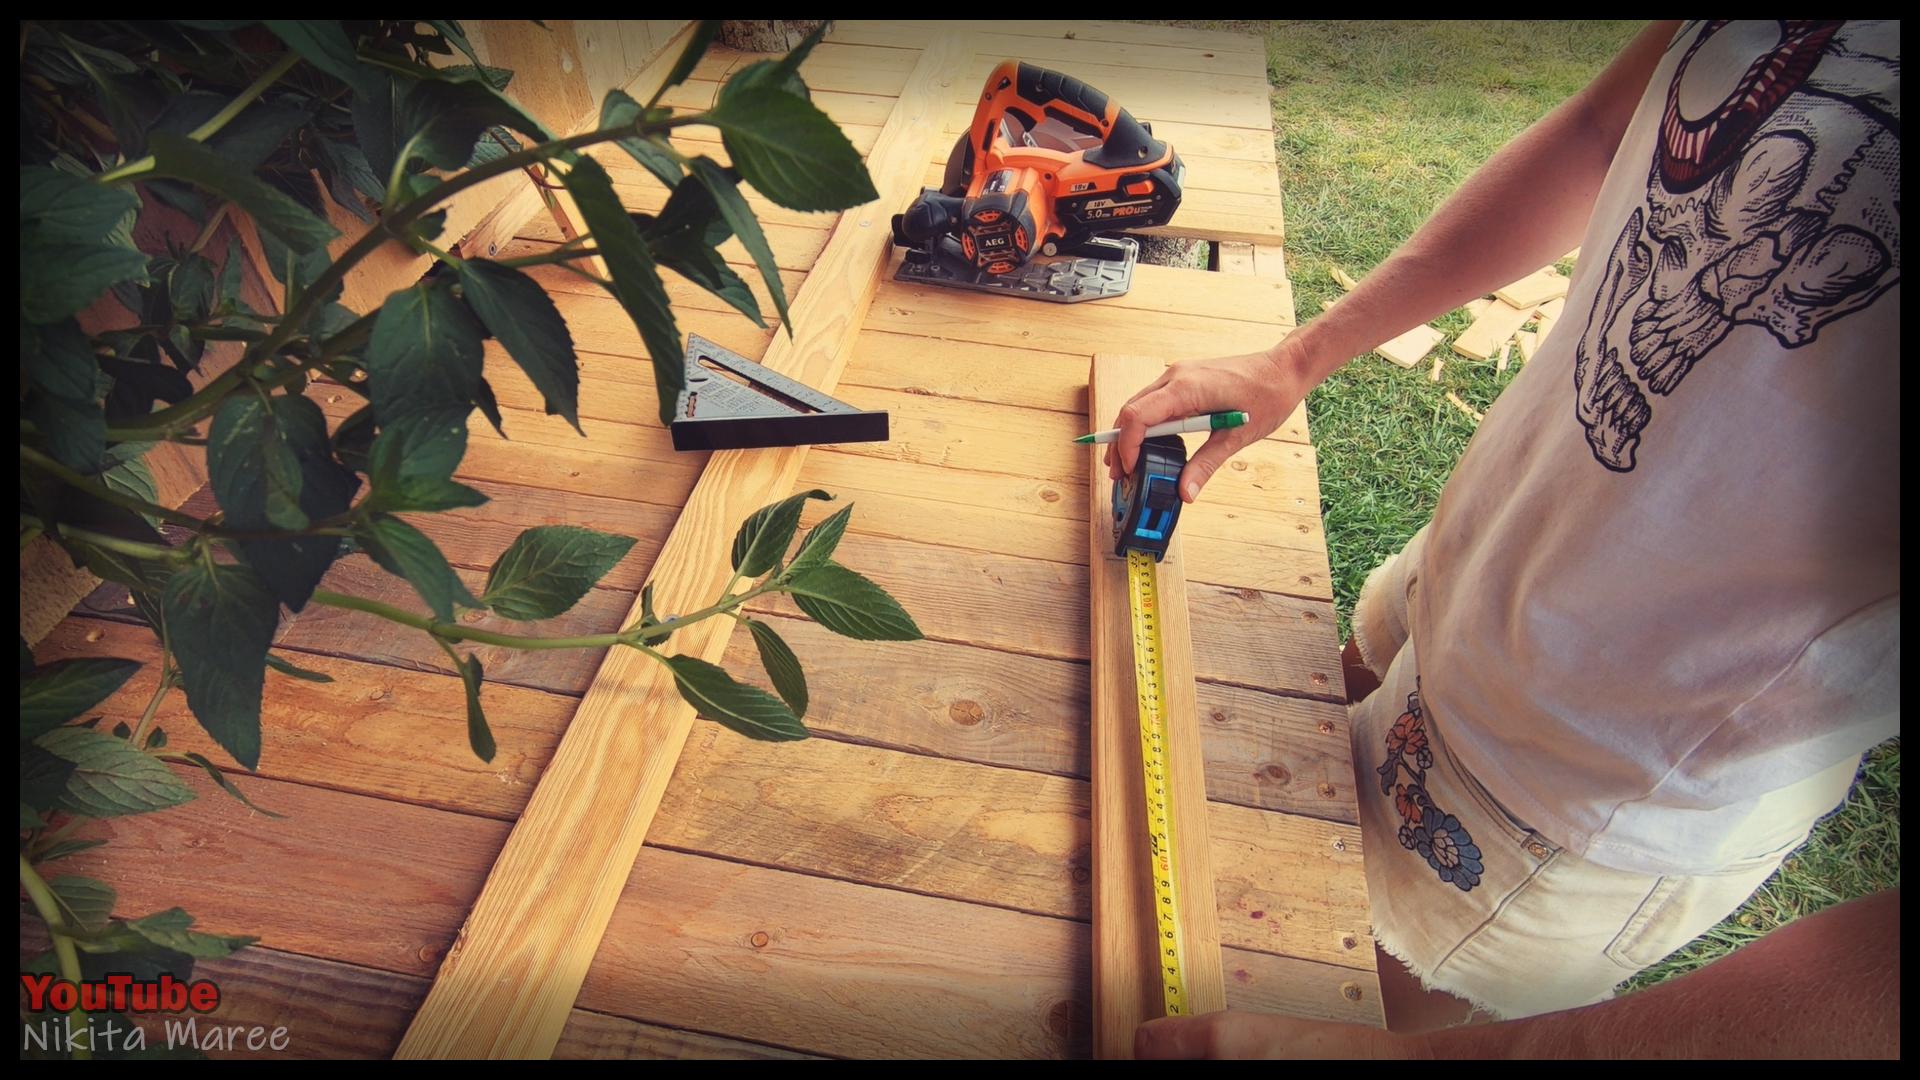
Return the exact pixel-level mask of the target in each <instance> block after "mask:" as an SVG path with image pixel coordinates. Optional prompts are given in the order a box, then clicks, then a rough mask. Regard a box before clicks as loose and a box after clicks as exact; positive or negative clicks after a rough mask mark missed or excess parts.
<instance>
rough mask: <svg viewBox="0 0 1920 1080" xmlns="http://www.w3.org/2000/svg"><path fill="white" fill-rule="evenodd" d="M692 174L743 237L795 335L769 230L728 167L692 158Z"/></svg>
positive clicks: (787, 325) (788, 329)
mask: <svg viewBox="0 0 1920 1080" xmlns="http://www.w3.org/2000/svg"><path fill="white" fill-rule="evenodd" d="M692 169H693V176H694V177H695V178H696V179H698V180H699V181H700V182H701V183H702V184H704V185H706V188H707V191H708V192H709V193H710V194H712V196H713V201H714V203H715V205H716V206H718V207H719V210H720V215H721V217H723V218H724V219H725V220H726V223H727V225H728V226H729V227H731V228H732V229H733V234H734V235H735V236H738V237H739V238H740V244H741V246H743V247H745V248H746V249H747V254H749V255H751V256H753V265H755V266H757V267H759V268H760V278H761V280H763V281H765V282H766V283H767V292H768V293H769V294H771V295H772V296H773V307H774V310H775V311H778V312H779V313H780V321H781V323H782V324H783V325H785V326H786V328H787V336H788V337H792V336H793V324H792V323H791V322H789V321H788V319H787V289H786V286H785V285H784V284H783V283H782V282H781V280H780V267H779V265H778V264H777V263H775V262H774V259H773V246H772V245H771V244H769V243H767V236H766V233H764V232H762V231H761V230H760V220H759V219H758V218H756V217H755V216H754V214H753V209H752V208H751V207H749V206H748V205H747V200H746V199H745V198H744V197H742V196H741V194H740V188H739V186H738V184H737V182H736V181H735V180H734V178H733V177H731V176H729V175H728V174H727V172H726V170H724V169H722V168H721V167H720V166H719V164H718V163H717V162H715V161H713V159H711V158H708V157H704V156H702V157H697V158H694V159H693V164H692Z"/></svg>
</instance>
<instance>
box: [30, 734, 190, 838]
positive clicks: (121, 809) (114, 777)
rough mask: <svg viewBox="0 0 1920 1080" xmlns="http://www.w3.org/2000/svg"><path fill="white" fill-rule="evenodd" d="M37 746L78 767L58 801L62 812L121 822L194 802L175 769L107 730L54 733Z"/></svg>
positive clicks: (72, 773) (43, 737) (68, 778)
mask: <svg viewBox="0 0 1920 1080" xmlns="http://www.w3.org/2000/svg"><path fill="white" fill-rule="evenodd" d="M34 745H36V746H38V747H40V748H41V749H42V750H45V751H47V752H48V753H50V754H52V755H54V756H55V757H57V758H59V759H61V760H62V761H66V762H69V763H71V765H72V767H73V768H72V771H71V772H70V773H68V774H67V781H66V784H67V786H66V790H65V791H63V792H61V794H60V797H59V799H58V800H57V801H58V805H59V806H60V808H61V809H63V810H70V811H72V812H74V813H76V814H86V815H88V816H89V817H117V816H119V815H123V814H144V813H147V812H149V811H152V810H165V809H166V808H167V807H169V806H179V805H180V804H181V803H184V802H188V801H190V800H191V799H192V798H193V789H191V788H189V787H187V785H186V784H184V783H182V782H181V780H180V778H179V777H177V776H175V775H174V774H173V770H171V769H169V768H167V767H166V766H165V765H163V764H161V763H160V762H159V761H158V760H157V759H155V758H154V757H153V756H152V755H150V754H147V753H146V752H144V751H141V750H136V749H134V748H133V747H131V746H128V745H127V743H126V740H125V739H116V738H114V737H113V736H111V735H108V734H107V733H105V732H103V731H94V730H93V729H91V728H84V727H62V728H55V729H53V730H52V731H49V732H47V733H46V734H45V735H42V736H40V737H39V738H38V739H35V740H34Z"/></svg>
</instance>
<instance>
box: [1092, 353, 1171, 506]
mask: <svg viewBox="0 0 1920 1080" xmlns="http://www.w3.org/2000/svg"><path fill="white" fill-rule="evenodd" d="M1172 377H1173V369H1172V368H1168V369H1167V370H1165V371H1162V372H1161V373H1160V377H1159V378H1157V379H1154V380H1153V381H1152V382H1150V383H1148V384H1147V385H1145V386H1143V387H1141V388H1140V389H1139V390H1137V391H1135V392H1134V395H1133V396H1132V397H1130V398H1128V399H1127V403H1126V405H1123V406H1121V409H1120V411H1121V412H1122V413H1125V412H1126V410H1127V408H1128V407H1129V406H1132V405H1133V404H1134V403H1135V402H1137V401H1139V400H1140V399H1141V398H1143V397H1146V396H1147V395H1149V394H1152V393H1154V392H1155V391H1157V390H1159V389H1160V388H1161V387H1163V386H1165V385H1167V380H1169V379H1171V378H1172ZM1146 423H1148V424H1155V423H1159V421H1157V420H1148V421H1147V422H1146ZM1113 426H1114V427H1123V426H1124V425H1123V424H1122V423H1121V421H1120V420H1119V419H1118V418H1116V419H1115V420H1114V425H1113ZM1143 426H1144V425H1143ZM1121 434H1122V436H1123V438H1124V436H1125V432H1124V431H1123V432H1122V433H1121ZM1120 446H1121V443H1120V442H1119V441H1116V442H1110V443H1108V444H1107V478H1108V479H1110V480H1118V479H1120V477H1121V476H1122V475H1124V474H1125V473H1126V472H1128V471H1129V470H1131V469H1132V468H1133V455H1137V454H1138V453H1139V452H1140V451H1139V442H1138V440H1136V441H1135V442H1134V450H1133V455H1129V454H1125V453H1123V452H1122V451H1121V450H1120Z"/></svg>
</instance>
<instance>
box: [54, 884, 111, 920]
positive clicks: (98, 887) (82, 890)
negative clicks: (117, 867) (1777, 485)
mask: <svg viewBox="0 0 1920 1080" xmlns="http://www.w3.org/2000/svg"><path fill="white" fill-rule="evenodd" d="M47 888H48V889H50V890H52V892H53V898H54V899H55V900H58V901H59V902H60V910H61V913H62V914H63V915H64V916H65V917H66V923H67V925H68V926H70V927H77V928H79V929H81V930H99V929H102V928H104V927H105V926H106V925H107V920H109V919H111V918H112V917H113V901H114V891H113V888H112V886H110V885H107V884H106V883H105V882H101V881H95V880H94V879H92V878H90V877H81V876H79V875H78V874H68V875H66V876H64V877H57V878H54V879H53V880H52V881H49V882H47Z"/></svg>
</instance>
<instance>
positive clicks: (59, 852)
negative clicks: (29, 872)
mask: <svg viewBox="0 0 1920 1080" xmlns="http://www.w3.org/2000/svg"><path fill="white" fill-rule="evenodd" d="M104 843H106V841H105V840H59V841H56V842H54V843H51V844H48V845H47V847H46V850H44V851H42V852H40V857H39V858H38V859H35V860H34V861H35V862H36V863H50V862H53V861H54V860H56V859H64V858H66V857H67V856H69V855H78V854H80V853H81V852H83V851H86V850H88V849H89V848H97V847H99V846H100V845H101V844H104Z"/></svg>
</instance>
